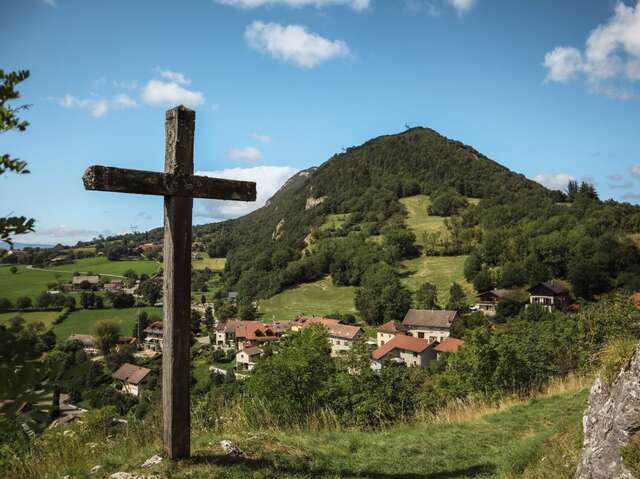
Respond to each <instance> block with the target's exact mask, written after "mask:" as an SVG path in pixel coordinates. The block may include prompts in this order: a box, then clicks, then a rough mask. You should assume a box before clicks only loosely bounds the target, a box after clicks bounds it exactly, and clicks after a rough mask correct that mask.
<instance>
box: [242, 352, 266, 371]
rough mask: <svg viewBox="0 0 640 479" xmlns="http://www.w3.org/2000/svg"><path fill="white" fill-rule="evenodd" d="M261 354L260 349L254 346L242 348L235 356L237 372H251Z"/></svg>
mask: <svg viewBox="0 0 640 479" xmlns="http://www.w3.org/2000/svg"><path fill="white" fill-rule="evenodd" d="M262 354H263V351H262V349H260V348H258V347H256V346H252V347H248V348H244V349H243V350H242V351H240V352H239V353H238V354H236V368H237V369H238V370H239V371H251V370H252V369H253V368H254V367H255V366H256V362H257V361H258V358H260V356H262Z"/></svg>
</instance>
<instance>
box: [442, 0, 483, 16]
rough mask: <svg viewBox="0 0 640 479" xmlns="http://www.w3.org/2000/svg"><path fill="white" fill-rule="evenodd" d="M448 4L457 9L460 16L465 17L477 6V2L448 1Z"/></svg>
mask: <svg viewBox="0 0 640 479" xmlns="http://www.w3.org/2000/svg"><path fill="white" fill-rule="evenodd" d="M447 1H448V3H449V4H450V5H451V6H452V7H453V8H455V9H456V12H458V15H464V14H465V13H467V12H469V11H470V10H471V9H472V8H473V7H474V6H475V4H476V0H447Z"/></svg>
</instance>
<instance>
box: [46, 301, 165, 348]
mask: <svg viewBox="0 0 640 479" xmlns="http://www.w3.org/2000/svg"><path fill="white" fill-rule="evenodd" d="M140 311H146V312H147V313H148V314H149V316H152V315H155V316H159V317H160V318H161V317H162V308H155V307H152V306H146V307H141V308H126V309H80V310H77V311H74V312H73V313H71V314H70V315H69V316H68V317H67V319H65V320H64V321H63V322H62V323H60V324H57V325H56V326H54V328H53V332H54V333H55V334H56V336H57V337H58V339H59V340H64V339H67V338H68V337H69V336H70V335H72V334H93V333H94V330H95V327H96V324H97V323H98V322H100V321H104V320H112V321H115V322H117V323H118V324H119V325H120V330H121V333H122V335H123V336H130V335H131V333H132V331H133V326H134V325H135V322H136V318H137V316H138V313H139V312H140Z"/></svg>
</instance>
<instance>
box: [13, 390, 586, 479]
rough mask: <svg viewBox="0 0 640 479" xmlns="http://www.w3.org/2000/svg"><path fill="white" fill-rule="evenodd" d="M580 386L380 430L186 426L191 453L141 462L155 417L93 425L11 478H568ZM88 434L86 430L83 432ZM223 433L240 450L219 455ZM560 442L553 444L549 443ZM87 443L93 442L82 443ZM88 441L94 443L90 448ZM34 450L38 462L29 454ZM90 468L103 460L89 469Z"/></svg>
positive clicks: (155, 432)
mask: <svg viewBox="0 0 640 479" xmlns="http://www.w3.org/2000/svg"><path fill="white" fill-rule="evenodd" d="M587 392H588V391H587V390H586V389H580V390H574V391H569V392H563V393H561V394H556V395H552V396H547V397H540V398H536V399H532V400H530V401H528V402H524V403H516V404H515V405H512V406H510V407H509V406H506V407H505V408H504V409H502V410H501V411H499V412H490V413H485V414H482V413H476V414H474V413H473V411H470V412H469V415H468V416H465V417H461V418H459V419H456V418H455V417H454V418H453V419H452V420H446V419H443V420H436V421H429V422H422V423H421V422H418V423H413V424H403V425H399V426H395V427H391V428H389V429H385V430H379V431H338V430H329V431H324V430H320V431H304V430H295V431H288V430H281V431H279V430H276V429H274V430H268V431H260V430H254V429H252V430H251V431H243V430H238V431H235V432H233V431H230V432H227V433H219V432H214V431H207V430H202V429H198V426H197V424H198V422H197V420H196V421H195V424H194V430H193V433H192V458H191V459H189V460H184V461H180V462H178V463H171V462H169V461H167V460H163V461H162V462H161V463H160V464H159V465H157V466H153V467H152V468H149V469H144V470H143V469H141V468H140V464H142V462H144V461H145V460H146V459H147V458H149V457H151V456H152V455H154V454H158V453H161V451H162V442H161V434H160V423H159V421H157V422H155V423H153V422H150V423H149V425H147V426H146V429H145V428H144V426H140V425H138V426H135V427H134V426H131V427H132V428H133V429H132V432H131V433H130V434H126V435H124V436H121V437H120V436H119V437H117V440H114V441H109V442H108V443H107V442H106V441H104V440H103V438H102V437H101V434H102V433H101V432H100V431H99V429H100V428H96V430H95V431H94V432H93V433H92V434H93V435H92V436H90V437H89V436H87V435H84V436H77V437H76V436H73V435H72V436H69V437H68V438H67V437H65V438H62V436H61V440H60V441H58V442H52V443H51V446H50V447H51V448H52V450H48V451H47V454H41V453H40V454H39V453H38V451H34V452H33V455H34V457H31V458H25V461H24V463H25V467H24V469H23V470H22V471H15V472H14V473H13V477H15V478H16V479H26V478H27V477H62V476H63V475H71V477H75V478H90V477H91V478H106V477H109V476H110V475H111V474H113V473H114V472H117V471H126V472H129V473H134V472H135V473H138V474H142V473H144V474H158V475H160V477H171V478H173V479H181V478H195V477H197V478H201V479H209V478H227V479H235V478H238V479H239V478H243V479H244V478H248V477H253V478H264V479H271V478H273V479H275V478H300V479H302V478H306V479H308V478H331V479H336V478H363V477H366V478H375V479H400V478H408V479H437V478H439V479H446V478H448V479H452V478H476V479H477V478H520V477H526V478H530V479H533V478H546V479H569V478H571V477H573V474H574V471H575V467H576V463H577V458H578V454H579V448H580V434H579V427H580V423H581V418H582V413H583V411H584V407H585V404H586V397H587ZM90 434H91V433H90ZM223 439H226V440H231V441H232V442H233V443H234V444H237V446H238V447H239V448H240V449H241V450H242V451H243V453H244V457H239V458H232V457H229V456H226V455H225V454H224V453H223V451H222V449H221V447H220V441H221V440H223ZM559 440H564V441H565V442H564V443H563V444H562V447H558V444H559V443H558V441H559ZM91 443H94V445H91ZM95 444H97V446H96V445H95ZM36 457H38V460H35V458H36ZM95 465H101V466H102V467H101V468H100V470H99V471H98V472H96V473H89V471H90V469H91V468H92V467H94V466H95Z"/></svg>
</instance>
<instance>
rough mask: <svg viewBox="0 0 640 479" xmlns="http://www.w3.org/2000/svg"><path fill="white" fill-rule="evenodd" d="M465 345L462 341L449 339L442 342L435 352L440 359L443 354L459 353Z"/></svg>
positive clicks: (435, 348)
mask: <svg viewBox="0 0 640 479" xmlns="http://www.w3.org/2000/svg"><path fill="white" fill-rule="evenodd" d="M463 344H464V341H463V340H462V339H457V338H451V337H449V338H447V339H443V340H442V341H440V342H439V343H438V344H437V345H436V346H435V347H434V348H433V350H434V351H435V352H436V354H437V356H438V358H439V357H440V356H442V355H443V354H448V353H457V352H458V349H459V348H460V346H462V345H463Z"/></svg>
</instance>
